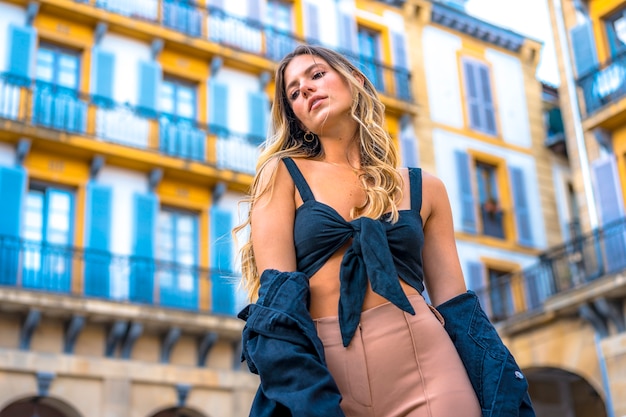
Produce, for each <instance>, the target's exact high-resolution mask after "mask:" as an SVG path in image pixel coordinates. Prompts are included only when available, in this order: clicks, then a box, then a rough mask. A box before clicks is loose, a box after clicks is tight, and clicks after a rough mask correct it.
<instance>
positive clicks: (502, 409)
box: [437, 291, 535, 417]
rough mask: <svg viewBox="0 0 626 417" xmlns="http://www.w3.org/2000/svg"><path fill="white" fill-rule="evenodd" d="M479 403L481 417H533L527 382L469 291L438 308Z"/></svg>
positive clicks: (475, 298) (475, 297)
mask: <svg viewBox="0 0 626 417" xmlns="http://www.w3.org/2000/svg"><path fill="white" fill-rule="evenodd" d="M437 310H438V311H439V313H440V314H441V315H442V316H443V318H444V320H445V329H446V331H447V332H448V334H449V335H450V338H451V339H452V342H453V343H454V346H455V347H456V349H457V351H458V352H459V356H460V357H461V360H462V361H463V364H464V365H465V369H466V370H467V374H468V375H469V378H470V381H471V383H472V386H473V387H474V390H475V391H476V395H477V396H478V401H479V403H480V406H481V408H482V413H483V417H516V416H517V417H534V416H535V412H534V411H533V408H532V404H531V402H530V396H529V395H528V382H527V381H526V378H525V377H524V374H522V372H521V370H520V369H519V367H518V366H517V363H516V362H515V359H514V358H513V356H512V355H511V352H509V350H508V349H507V348H506V346H505V345H504V343H503V342H502V339H500V336H499V335H498V333H497V332H496V329H495V328H494V327H493V325H492V324H491V322H490V321H489V319H488V318H487V315H486V314H485V312H484V311H483V309H482V308H481V307H480V303H479V302H478V297H477V296H476V294H475V293H474V292H472V291H467V292H466V293H465V294H461V295H458V296H456V297H454V298H452V299H451V300H448V301H446V302H445V303H443V304H441V305H439V306H438V307H437Z"/></svg>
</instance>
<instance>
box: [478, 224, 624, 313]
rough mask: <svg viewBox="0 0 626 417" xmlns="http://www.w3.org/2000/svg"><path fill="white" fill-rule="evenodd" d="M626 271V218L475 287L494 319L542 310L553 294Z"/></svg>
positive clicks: (581, 236)
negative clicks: (527, 266)
mask: <svg viewBox="0 0 626 417" xmlns="http://www.w3.org/2000/svg"><path fill="white" fill-rule="evenodd" d="M625 270H626V219H621V220H619V221H616V222H614V223H611V224H609V225H607V226H605V227H604V228H600V229H596V230H594V231H593V232H592V233H589V234H587V235H578V236H577V237H574V238H573V239H571V240H569V241H568V242H567V243H565V244H563V245H560V246H557V247H555V248H553V249H551V250H549V251H547V252H545V253H544V254H542V255H541V256H540V257H539V262H538V263H537V264H535V265H533V266H531V267H529V268H526V269H523V270H521V271H519V272H514V273H511V274H508V275H504V276H501V277H499V278H498V279H497V280H496V282H491V283H490V284H489V285H488V286H486V287H483V288H480V289H477V290H475V291H476V293H477V295H478V296H479V298H480V299H481V303H482V305H483V306H484V307H485V309H486V311H487V313H488V314H489V316H490V317H491V318H492V319H493V320H494V321H496V322H497V321H502V320H506V319H508V318H511V317H513V316H515V315H518V314H521V313H525V312H537V311H541V309H542V307H543V305H544V303H545V302H546V300H548V299H549V298H550V297H552V296H555V295H557V294H561V293H564V292H566V291H570V290H573V289H576V288H580V287H583V286H585V285H587V284H589V283H591V282H593V281H595V280H597V279H598V278H600V277H603V276H607V275H610V274H615V273H619V272H622V271H625Z"/></svg>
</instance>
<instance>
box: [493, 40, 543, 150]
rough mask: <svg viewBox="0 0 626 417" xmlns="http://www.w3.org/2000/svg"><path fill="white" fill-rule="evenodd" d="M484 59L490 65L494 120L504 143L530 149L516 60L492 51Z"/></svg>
mask: <svg viewBox="0 0 626 417" xmlns="http://www.w3.org/2000/svg"><path fill="white" fill-rule="evenodd" d="M485 57H486V59H487V61H488V62H489V63H491V70H492V71H491V72H492V80H493V83H494V85H493V91H494V95H495V100H496V102H495V104H496V120H497V123H498V124H499V127H500V130H501V132H502V136H503V138H504V141H505V142H508V143H510V144H513V145H517V146H522V147H530V146H531V143H532V141H531V137H530V120H529V117H528V105H527V102H526V90H525V88H524V84H525V83H524V73H523V70H522V64H521V62H520V60H519V58H517V57H514V56H511V55H508V54H505V53H503V52H500V51H496V50H493V49H487V50H486V52H485Z"/></svg>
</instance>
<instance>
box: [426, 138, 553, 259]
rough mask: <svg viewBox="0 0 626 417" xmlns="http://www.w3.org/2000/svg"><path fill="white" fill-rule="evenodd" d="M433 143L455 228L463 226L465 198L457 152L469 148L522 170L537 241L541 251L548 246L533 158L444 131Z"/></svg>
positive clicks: (438, 169)
mask: <svg viewBox="0 0 626 417" xmlns="http://www.w3.org/2000/svg"><path fill="white" fill-rule="evenodd" d="M433 143H434V146H435V164H436V167H437V173H436V174H437V175H438V176H439V177H440V178H441V180H442V181H443V182H444V183H445V184H446V188H447V190H448V195H449V197H450V202H451V204H452V214H453V218H454V223H455V225H457V227H458V225H460V224H461V204H460V201H461V195H460V190H459V186H458V174H457V167H456V164H455V162H454V161H455V159H454V152H455V151H457V150H461V151H464V152H467V151H468V150H469V149H472V150H475V151H478V152H482V153H486V154H489V155H493V156H495V157H498V158H502V159H504V160H505V161H506V164H507V167H513V166H515V167H519V168H521V169H522V170H523V172H524V179H525V182H526V191H527V192H526V197H527V199H528V210H529V214H530V217H531V224H532V226H533V229H532V233H533V242H534V243H535V246H536V247H537V248H540V249H542V248H545V247H546V246H547V238H546V230H545V226H544V218H543V214H542V211H541V200H540V198H539V186H538V179H537V169H536V166H535V160H534V159H533V157H532V156H530V155H526V154H522V153H519V152H515V151H511V150H508V149H504V148H502V147H499V146H494V145H491V144H488V143H484V142H478V141H476V140H474V139H470V138H467V137H464V136H461V135H458V134H455V133H451V132H447V131H445V130H442V129H434V130H433Z"/></svg>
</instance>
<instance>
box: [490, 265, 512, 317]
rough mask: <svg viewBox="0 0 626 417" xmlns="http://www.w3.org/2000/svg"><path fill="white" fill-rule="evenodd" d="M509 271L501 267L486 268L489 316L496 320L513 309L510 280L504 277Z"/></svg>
mask: <svg viewBox="0 0 626 417" xmlns="http://www.w3.org/2000/svg"><path fill="white" fill-rule="evenodd" d="M509 273H510V271H505V270H502V269H496V268H491V267H488V268H487V277H488V280H489V301H490V304H491V318H492V319H494V320H496V321H498V320H503V319H505V318H506V317H507V316H508V315H510V314H511V313H512V312H513V311H514V306H513V298H512V292H511V281H510V280H506V279H504V278H505V277H506V276H507V275H508V274H509Z"/></svg>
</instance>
